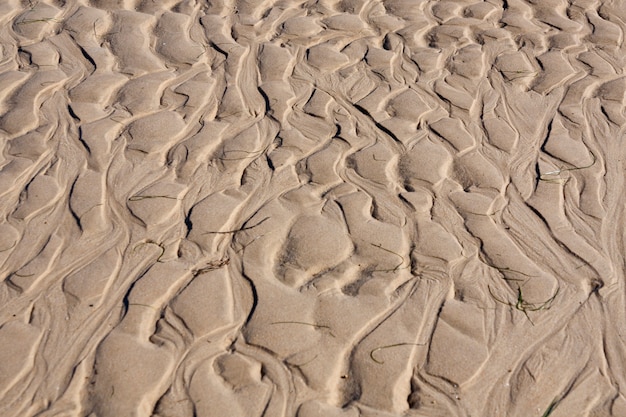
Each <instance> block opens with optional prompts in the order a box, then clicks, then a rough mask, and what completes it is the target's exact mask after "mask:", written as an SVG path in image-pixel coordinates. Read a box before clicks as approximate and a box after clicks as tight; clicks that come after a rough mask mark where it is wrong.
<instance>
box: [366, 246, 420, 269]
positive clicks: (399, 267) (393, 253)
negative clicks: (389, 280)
mask: <svg viewBox="0 0 626 417" xmlns="http://www.w3.org/2000/svg"><path fill="white" fill-rule="evenodd" d="M370 245H372V246H374V247H377V248H378V249H382V250H384V251H385V252H389V253H391V254H392V255H396V256H397V257H398V258H400V259H401V261H400V263H399V264H398V265H396V266H395V267H394V268H392V269H375V270H374V271H372V272H396V271H397V270H398V269H401V268H408V267H409V265H410V264H409V265H406V266H403V265H404V262H405V259H404V256H402V255H400V254H399V253H397V252H394V251H392V250H389V249H387V248H384V247H383V245H376V244H374V243H370Z"/></svg>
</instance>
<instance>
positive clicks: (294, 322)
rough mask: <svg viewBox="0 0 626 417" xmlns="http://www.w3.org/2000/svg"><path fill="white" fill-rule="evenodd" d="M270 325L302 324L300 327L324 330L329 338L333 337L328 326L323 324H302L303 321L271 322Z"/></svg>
mask: <svg viewBox="0 0 626 417" xmlns="http://www.w3.org/2000/svg"><path fill="white" fill-rule="evenodd" d="M271 324H302V325H305V326H311V327H315V328H316V329H326V330H328V334H329V335H330V336H331V337H335V335H334V334H333V332H332V331H331V329H330V326H325V325H323V324H315V323H307V322H304V321H275V322H272V323H271Z"/></svg>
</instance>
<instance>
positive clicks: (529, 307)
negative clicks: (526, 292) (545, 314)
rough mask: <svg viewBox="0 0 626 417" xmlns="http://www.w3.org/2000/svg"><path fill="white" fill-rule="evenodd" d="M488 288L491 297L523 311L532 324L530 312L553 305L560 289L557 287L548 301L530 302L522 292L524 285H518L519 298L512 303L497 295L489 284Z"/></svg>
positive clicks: (546, 308)
mask: <svg viewBox="0 0 626 417" xmlns="http://www.w3.org/2000/svg"><path fill="white" fill-rule="evenodd" d="M487 288H488V289H489V294H491V297H492V298H493V299H494V300H496V301H497V302H499V303H501V304H504V305H507V306H509V307H513V308H515V309H516V310H519V311H521V312H522V313H524V315H525V316H526V318H527V319H528V321H529V322H530V324H532V325H533V326H534V325H535V323H533V321H532V320H531V318H530V316H529V315H528V312H529V311H539V310H548V309H549V308H550V307H551V306H552V302H553V301H554V299H555V298H556V296H557V295H558V294H559V290H560V288H557V289H556V291H555V292H554V294H553V295H552V297H550V298H548V299H547V300H546V301H544V302H542V303H529V302H528V301H526V300H525V299H524V296H523V294H522V287H519V286H518V287H517V300H516V301H515V303H511V302H508V301H504V300H501V299H500V298H498V297H496V295H495V294H494V293H493V291H492V289H491V287H490V286H488V287H487Z"/></svg>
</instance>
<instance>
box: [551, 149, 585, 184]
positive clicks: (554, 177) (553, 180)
mask: <svg viewBox="0 0 626 417" xmlns="http://www.w3.org/2000/svg"><path fill="white" fill-rule="evenodd" d="M589 153H590V154H591V159H592V161H591V163H590V164H589V165H585V166H582V167H572V168H559V169H557V170H555V171H550V172H545V173H543V174H541V175H539V181H545V182H550V183H558V182H560V180H563V179H564V178H561V177H560V176H559V175H561V173H562V172H567V171H577V170H580V169H586V168H591V167H592V166H593V165H594V164H595V163H596V160H597V158H596V155H595V154H594V153H593V152H591V151H590V152H589Z"/></svg>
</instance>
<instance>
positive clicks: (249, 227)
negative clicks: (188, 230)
mask: <svg viewBox="0 0 626 417" xmlns="http://www.w3.org/2000/svg"><path fill="white" fill-rule="evenodd" d="M267 219H269V217H266V218H264V219H263V220H261V221H259V222H258V223H257V224H253V225H252V226H246V227H241V228H239V229H233V230H217V231H209V232H204V233H203V234H205V235H208V234H229V233H237V232H243V231H244V230H250V229H252V228H254V227H257V226H259V225H260V224H261V223H263V222H264V221H266V220H267Z"/></svg>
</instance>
